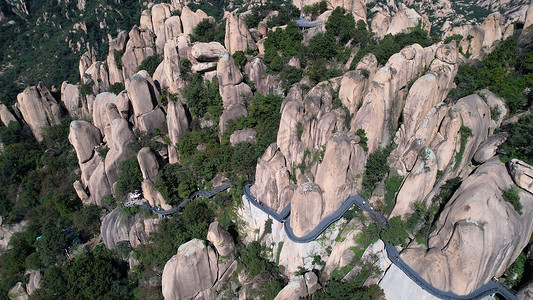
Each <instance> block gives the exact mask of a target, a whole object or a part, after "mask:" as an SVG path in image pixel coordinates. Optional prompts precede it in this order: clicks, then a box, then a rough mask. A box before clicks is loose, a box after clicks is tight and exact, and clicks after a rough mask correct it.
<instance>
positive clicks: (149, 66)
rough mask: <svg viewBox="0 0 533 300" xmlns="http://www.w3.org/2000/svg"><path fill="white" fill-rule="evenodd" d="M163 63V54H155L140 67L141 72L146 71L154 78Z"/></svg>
mask: <svg viewBox="0 0 533 300" xmlns="http://www.w3.org/2000/svg"><path fill="white" fill-rule="evenodd" d="M162 61H163V56H162V55H161V54H154V55H151V56H148V57H147V58H145V59H144V60H143V61H141V64H140V65H139V70H146V72H148V74H150V76H154V72H155V69H157V66H159V64H160V63H161V62H162Z"/></svg>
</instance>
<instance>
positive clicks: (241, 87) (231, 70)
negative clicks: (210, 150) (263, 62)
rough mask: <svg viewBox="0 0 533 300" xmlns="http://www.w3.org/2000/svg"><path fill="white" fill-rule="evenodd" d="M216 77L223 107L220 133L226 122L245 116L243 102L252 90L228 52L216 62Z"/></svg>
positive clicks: (223, 129) (249, 96) (250, 94)
mask: <svg viewBox="0 0 533 300" xmlns="http://www.w3.org/2000/svg"><path fill="white" fill-rule="evenodd" d="M217 77H218V82H219V93H220V96H221V97H222V103H223V106H224V111H223V112H222V116H221V117H220V121H219V127H220V132H224V131H225V128H226V122H227V121H229V120H236V119H237V118H239V117H241V116H243V115H246V114H247V111H246V108H245V107H244V101H245V100H247V99H248V98H251V97H252V90H251V89H250V87H249V86H248V85H247V84H246V83H244V82H243V79H244V77H243V76H242V74H241V72H240V70H239V68H238V67H237V65H236V64H235V61H234V60H233V58H232V57H231V55H230V54H229V52H225V53H224V54H223V55H222V56H221V57H220V59H219V60H218V64H217Z"/></svg>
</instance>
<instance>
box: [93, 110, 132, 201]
mask: <svg viewBox="0 0 533 300" xmlns="http://www.w3.org/2000/svg"><path fill="white" fill-rule="evenodd" d="M132 136H133V131H132V130H131V128H130V127H129V124H128V121H126V120H124V119H115V120H113V121H112V122H111V125H110V137H111V141H112V143H110V144H108V147H109V152H107V155H106V157H105V161H104V162H105V174H106V178H107V180H108V182H109V185H110V186H113V184H114V183H115V181H116V180H117V172H118V166H119V164H120V163H121V162H122V161H124V160H126V159H128V158H129V157H130V156H131V154H132V153H131V150H130V149H129V148H128V145H129V143H130V142H131V138H132ZM89 190H90V191H91V194H92V192H93V191H92V190H91V189H89Z"/></svg>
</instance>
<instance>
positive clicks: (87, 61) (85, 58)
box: [78, 49, 96, 78]
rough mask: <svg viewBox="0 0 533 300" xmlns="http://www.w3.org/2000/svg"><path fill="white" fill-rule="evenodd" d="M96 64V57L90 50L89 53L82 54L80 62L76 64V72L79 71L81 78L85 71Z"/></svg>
mask: <svg viewBox="0 0 533 300" xmlns="http://www.w3.org/2000/svg"><path fill="white" fill-rule="evenodd" d="M94 62H96V56H95V54H94V50H93V49H91V50H89V51H86V52H84V53H83V54H82V55H81V57H80V61H79V63H78V70H79V71H80V78H83V75H84V74H85V71H86V70H87V69H88V68H89V67H90V66H91V65H92V64H93V63H94Z"/></svg>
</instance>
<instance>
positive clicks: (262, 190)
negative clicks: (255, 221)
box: [251, 143, 295, 211]
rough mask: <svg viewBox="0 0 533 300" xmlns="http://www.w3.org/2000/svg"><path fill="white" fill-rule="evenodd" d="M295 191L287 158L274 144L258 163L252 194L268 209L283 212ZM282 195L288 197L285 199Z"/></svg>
mask: <svg viewBox="0 0 533 300" xmlns="http://www.w3.org/2000/svg"><path fill="white" fill-rule="evenodd" d="M294 189H295V187H291V186H290V178H289V170H288V168H287V166H286V164H285V157H284V156H283V154H282V153H281V152H280V151H279V149H278V147H277V145H276V143H273V144H271V145H270V146H269V147H268V148H267V149H266V151H265V153H264V154H263V156H261V158H259V160H258V162H257V168H256V171H255V183H254V185H253V186H252V187H251V191H252V194H253V195H254V196H255V197H256V198H257V199H259V200H261V201H262V202H264V203H265V205H267V206H268V207H270V208H273V209H275V210H277V211H281V210H283V209H284V208H285V206H286V205H287V204H288V203H289V202H290V200H291V198H292V191H293V190H294ZM282 195H287V196H288V197H287V198H285V199H284V198H283V197H282ZM283 200H285V201H283Z"/></svg>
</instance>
